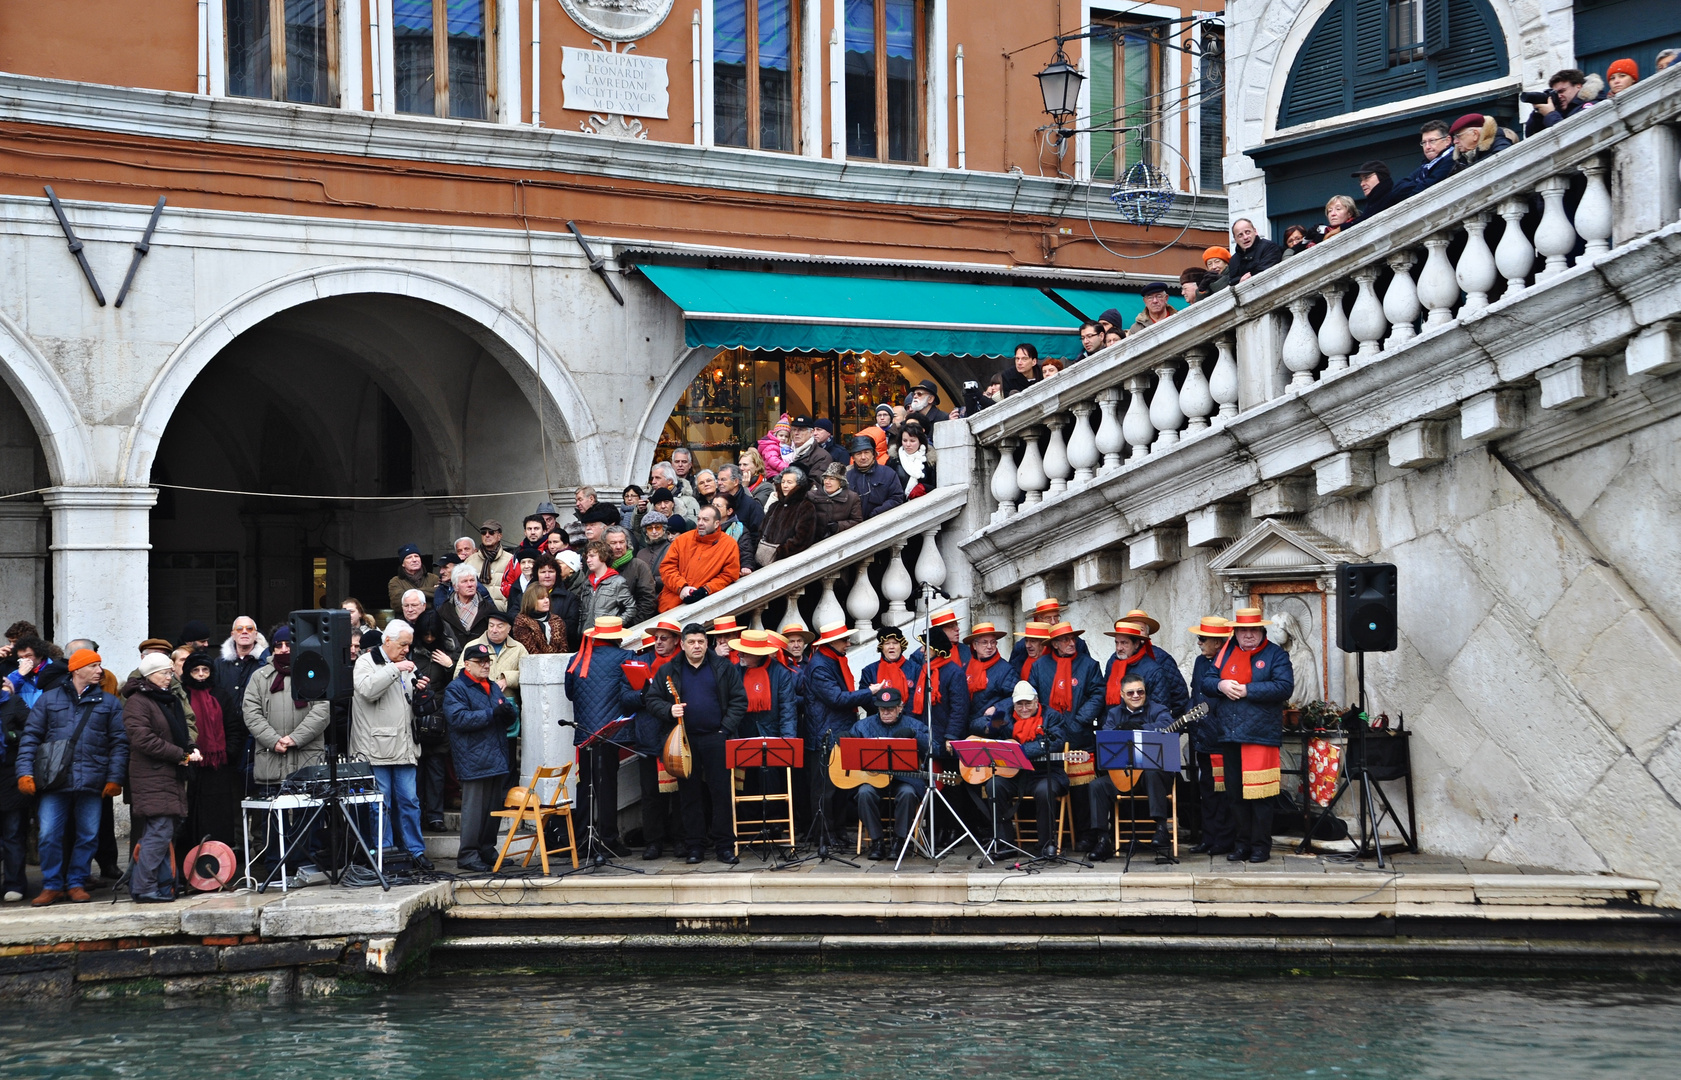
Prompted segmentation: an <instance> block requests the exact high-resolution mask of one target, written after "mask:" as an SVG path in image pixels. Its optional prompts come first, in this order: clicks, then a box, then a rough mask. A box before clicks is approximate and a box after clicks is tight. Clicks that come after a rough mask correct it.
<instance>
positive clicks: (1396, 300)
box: [1383, 251, 1418, 352]
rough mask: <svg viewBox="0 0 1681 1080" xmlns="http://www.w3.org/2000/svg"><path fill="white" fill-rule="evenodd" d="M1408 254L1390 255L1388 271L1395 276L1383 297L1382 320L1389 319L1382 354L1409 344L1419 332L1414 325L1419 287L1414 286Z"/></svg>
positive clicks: (1406, 252)
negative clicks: (1393, 272) (1387, 334)
mask: <svg viewBox="0 0 1681 1080" xmlns="http://www.w3.org/2000/svg"><path fill="white" fill-rule="evenodd" d="M1413 261H1414V257H1413V253H1412V252H1410V251H1397V252H1396V253H1395V254H1393V255H1391V256H1389V260H1388V262H1389V268H1390V269H1391V270H1393V271H1395V277H1394V278H1393V279H1391V281H1390V282H1389V288H1388V289H1387V290H1385V291H1384V294H1383V317H1384V318H1386V319H1388V320H1389V338H1388V340H1386V341H1385V342H1384V343H1383V349H1384V351H1385V352H1392V351H1394V350H1395V349H1398V348H1400V347H1401V346H1402V345H1405V344H1406V343H1407V342H1409V341H1411V340H1412V339H1413V337H1414V336H1415V335H1416V334H1417V333H1418V330H1417V329H1416V328H1415V327H1414V326H1413V323H1414V322H1415V321H1416V320H1417V319H1418V287H1417V286H1415V285H1414V284H1413V276H1412V265H1413Z"/></svg>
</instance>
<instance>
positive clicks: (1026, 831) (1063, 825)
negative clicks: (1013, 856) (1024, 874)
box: [1015, 793, 1074, 851]
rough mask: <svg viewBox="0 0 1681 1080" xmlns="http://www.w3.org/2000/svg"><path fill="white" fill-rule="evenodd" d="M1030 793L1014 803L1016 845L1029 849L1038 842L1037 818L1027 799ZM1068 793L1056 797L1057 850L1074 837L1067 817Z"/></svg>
mask: <svg viewBox="0 0 1681 1080" xmlns="http://www.w3.org/2000/svg"><path fill="white" fill-rule="evenodd" d="M1032 798H1034V796H1032V795H1023V796H1022V797H1021V801H1020V802H1018V803H1016V820H1015V826H1016V846H1017V847H1025V848H1029V849H1030V850H1031V845H1034V844H1037V843H1039V819H1038V817H1037V816H1035V814H1034V812H1033V810H1032V808H1031V807H1029V806H1028V805H1027V804H1028V800H1030V799H1032ZM1069 812H1070V811H1069V805H1068V794H1067V793H1064V794H1063V795H1062V797H1061V798H1059V799H1057V810H1056V846H1057V850H1058V851H1065V850H1067V848H1068V842H1069V841H1070V840H1071V839H1073V838H1074V825H1073V822H1072V820H1071V819H1070V817H1069Z"/></svg>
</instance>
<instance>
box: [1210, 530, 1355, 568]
mask: <svg viewBox="0 0 1681 1080" xmlns="http://www.w3.org/2000/svg"><path fill="white" fill-rule="evenodd" d="M1358 561H1360V560H1359V557H1358V556H1357V555H1355V554H1354V553H1353V552H1352V551H1349V550H1348V549H1347V548H1345V547H1343V546H1342V545H1341V544H1339V543H1337V542H1336V541H1335V540H1332V539H1331V538H1330V537H1328V536H1326V535H1325V534H1324V533H1321V532H1318V531H1316V530H1314V529H1311V528H1309V527H1308V526H1306V525H1303V524H1301V523H1300V522H1294V521H1278V520H1276V519H1269V520H1267V521H1263V522H1261V524H1259V525H1257V526H1255V527H1254V528H1253V529H1250V530H1249V531H1248V532H1247V533H1245V534H1243V535H1242V536H1240V537H1238V538H1237V539H1236V540H1235V541H1233V542H1232V544H1231V545H1230V546H1229V547H1227V548H1226V550H1224V551H1222V552H1221V553H1220V554H1219V555H1217V556H1215V557H1214V559H1213V560H1212V561H1210V562H1209V564H1208V568H1209V569H1210V570H1211V571H1213V572H1214V575H1215V576H1216V577H1218V578H1220V579H1222V580H1225V581H1283V580H1289V579H1302V578H1322V577H1325V576H1326V575H1329V574H1332V573H1334V572H1335V571H1336V568H1337V564H1338V563H1340V562H1358Z"/></svg>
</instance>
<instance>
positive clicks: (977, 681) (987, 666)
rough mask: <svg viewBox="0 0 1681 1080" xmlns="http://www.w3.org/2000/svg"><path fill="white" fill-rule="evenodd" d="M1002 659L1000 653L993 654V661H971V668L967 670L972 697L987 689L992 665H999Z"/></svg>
mask: <svg viewBox="0 0 1681 1080" xmlns="http://www.w3.org/2000/svg"><path fill="white" fill-rule="evenodd" d="M1002 659H1004V658H1003V657H1002V656H1000V655H999V654H998V653H993V654H992V659H991V660H976V659H973V658H971V659H970V661H969V667H968V669H967V674H968V676H969V696H970V697H974V696H975V695H976V694H978V693H980V692H981V691H982V690H985V689H986V677H987V673H988V672H990V671H991V670H992V665H994V664H996V663H998V661H1000V660H1002Z"/></svg>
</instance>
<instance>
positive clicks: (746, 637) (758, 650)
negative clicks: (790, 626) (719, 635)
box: [730, 630, 781, 656]
mask: <svg viewBox="0 0 1681 1080" xmlns="http://www.w3.org/2000/svg"><path fill="white" fill-rule="evenodd" d="M730 648H732V649H734V650H735V651H736V652H738V653H746V654H747V655H748V656H773V655H775V654H776V653H778V652H780V651H781V646H779V645H777V644H776V643H775V642H774V641H772V640H770V634H769V633H768V632H766V631H764V630H743V631H742V632H741V636H740V637H738V638H736V639H735V640H734V641H732V642H730Z"/></svg>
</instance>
